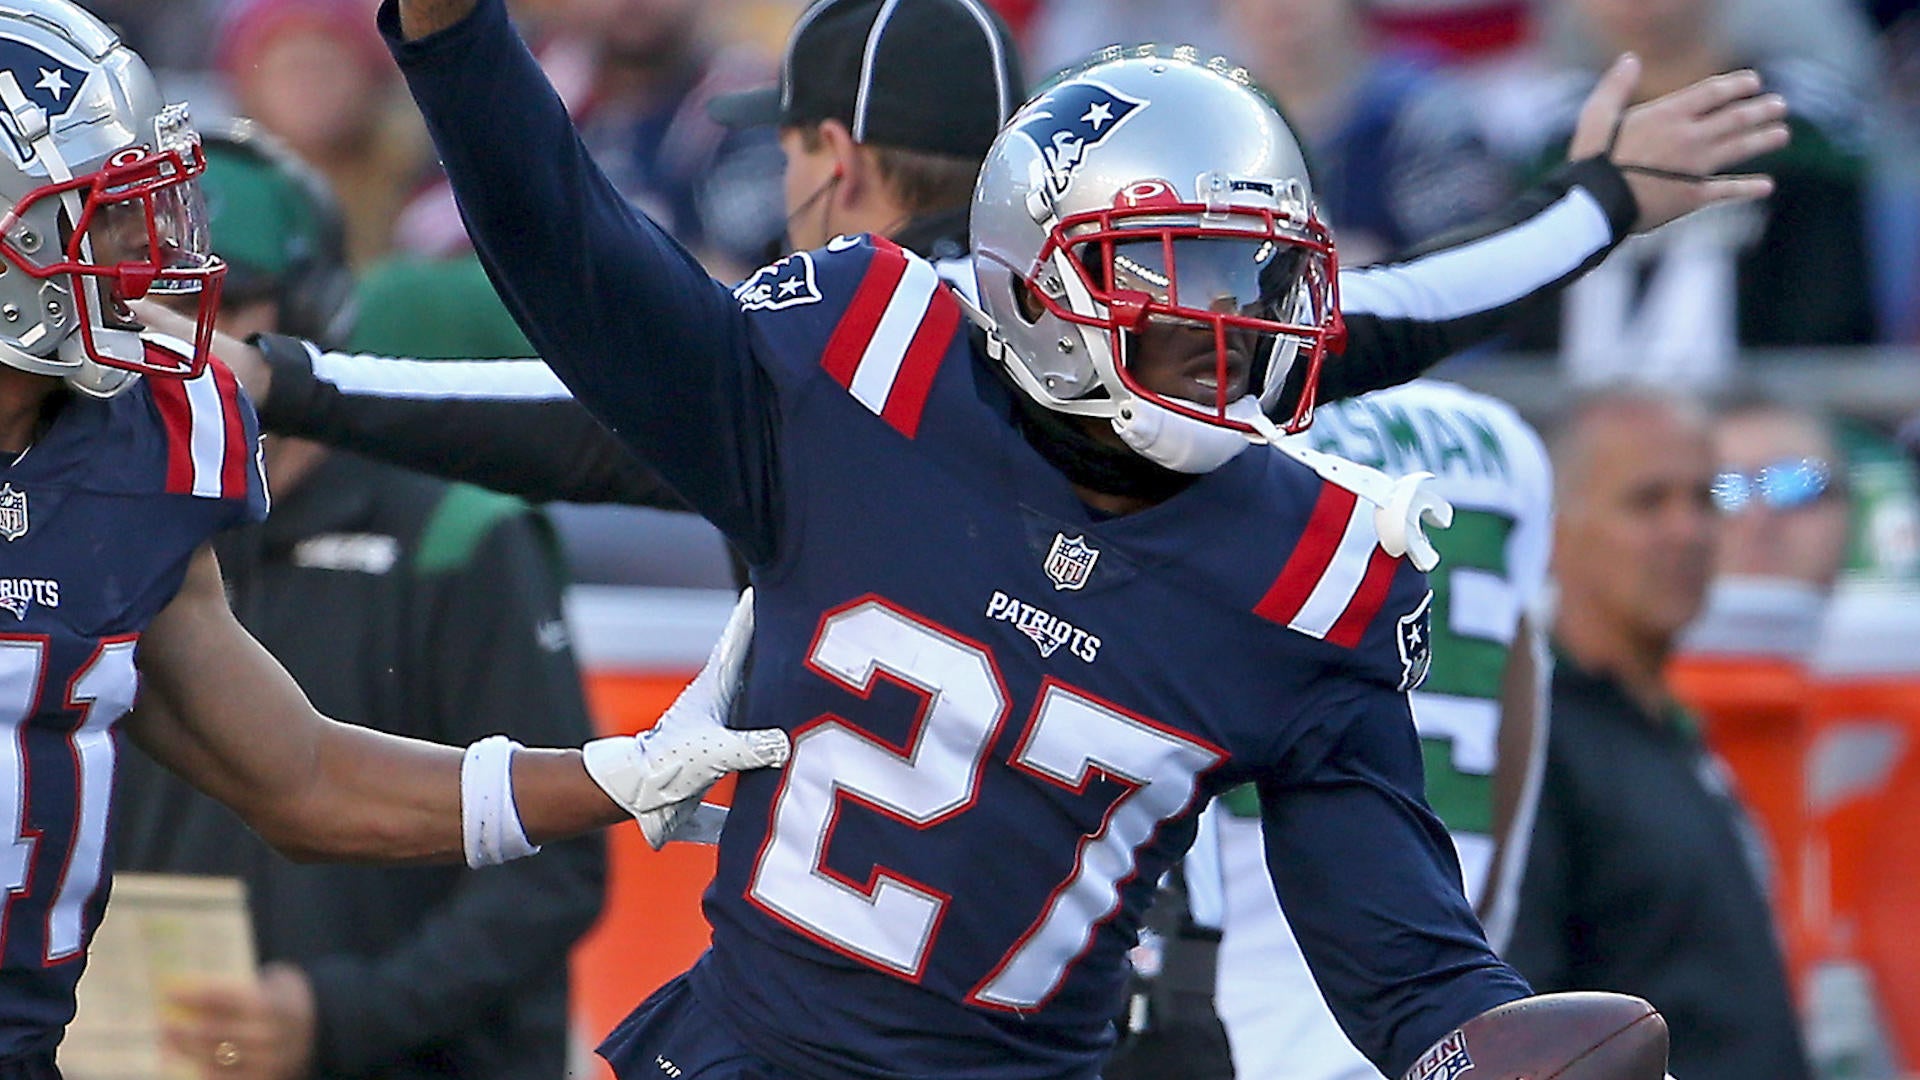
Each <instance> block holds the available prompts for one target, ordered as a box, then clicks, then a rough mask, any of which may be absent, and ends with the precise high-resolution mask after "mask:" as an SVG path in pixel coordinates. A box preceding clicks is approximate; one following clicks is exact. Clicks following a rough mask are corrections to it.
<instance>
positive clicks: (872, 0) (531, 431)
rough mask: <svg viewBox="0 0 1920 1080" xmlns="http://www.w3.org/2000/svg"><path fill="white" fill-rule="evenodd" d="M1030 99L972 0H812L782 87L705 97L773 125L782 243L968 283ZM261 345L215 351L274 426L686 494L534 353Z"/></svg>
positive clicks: (793, 38) (750, 120)
mask: <svg viewBox="0 0 1920 1080" xmlns="http://www.w3.org/2000/svg"><path fill="white" fill-rule="evenodd" d="M1025 95H1026V84H1025V81H1024V78H1023V76H1022V75H1021V71H1020V58H1019V55H1018V54H1017V53H1016V52H1015V51H1014V47H1013V40H1012V36H1011V34H1009V32H1008V30H1007V27H1006V24H1004V23H1003V22H1001V21H1000V18H999V16H997V15H995V14H994V13H993V11H992V10H991V9H990V8H988V7H987V5H986V4H985V3H983V2H982V0H898V2H888V0H819V2H818V3H815V4H813V5H812V6H811V7H809V8H808V9H807V10H806V11H805V12H803V13H802V14H801V16H800V18H799V21H798V22H796V23H795V24H794V28H793V31H792V33H791V35H790V36H789V37H788V40H787V45H786V52H785V57H784V59H783V61H782V63H781V69H780V81H779V83H778V84H776V85H773V86H767V87H762V88H760V89H757V90H749V91H744V92H742V93H739V94H733V95H728V96H722V97H716V98H714V99H713V100H712V101H711V102H710V103H709V108H710V110H711V112H712V114H713V116H714V118H715V119H717V120H718V121H720V122H721V123H723V124H728V125H733V126H755V125H777V126H778V127H779V129H780V138H781V143H782V145H783V147H784V148H785V150H786V153H787V174H786V200H787V233H788V236H787V240H786V247H787V249H789V250H793V249H797V250H808V249H811V248H817V247H820V246H821V245H823V244H825V243H826V242H827V241H828V240H829V239H831V238H833V237H834V236H836V235H839V234H842V233H847V234H852V233H862V232H869V233H875V234H879V235H883V236H887V237H889V238H890V239H892V240H893V241H894V242H895V243H897V244H899V245H900V246H902V247H904V248H907V249H909V250H911V251H913V252H914V253H915V254H918V255H920V256H922V257H923V258H925V259H927V260H928V261H930V262H932V263H933V264H934V266H935V267H936V268H937V269H938V270H939V271H940V273H941V276H943V277H945V278H946V279H947V280H949V281H951V282H953V283H954V284H955V285H956V286H958V287H959V288H961V289H962V290H964V291H966V292H967V293H968V294H969V295H971V293H972V291H973V273H972V265H971V263H970V262H969V261H968V260H967V210H968V206H969V204H970V203H971V201H972V198H973V182H974V178H975V176H976V175H977V174H978V173H979V171H980V162H981V161H982V160H983V159H984V158H985V157H986V153H987V148H988V147H989V146H991V145H992V143H993V138H994V135H995V133H996V132H998V131H999V129H1000V126H1001V124H1002V123H1003V122H1004V121H1005V120H1006V119H1007V118H1008V117H1009V116H1011V115H1012V113H1013V110H1014V109H1015V108H1017V107H1018V106H1019V105H1020V103H1021V102H1022V101H1023V100H1024V98H1025ZM783 253H784V252H775V253H771V254H770V256H769V257H770V258H771V257H772V256H773V255H778V254H783ZM258 344H259V349H258V351H256V350H255V349H251V348H246V347H244V346H238V345H234V346H232V347H230V348H228V349H227V350H226V351H224V352H222V354H221V355H222V357H223V358H225V359H227V360H228V362H229V363H230V365H231V366H232V367H233V368H234V370H235V372H236V373H237V374H239V376H240V378H241V380H242V381H243V382H244V383H246V386H247V390H248V391H249V392H250V393H251V394H252V395H253V397H254V400H255V402H256V403H257V404H258V407H259V409H260V415H261V421H262V423H263V424H264V425H265V426H266V427H267V428H268V429H269V430H271V431H274V432H276V433H280V434H287V435H299V436H302V437H305V438H309V439H313V440H316V441H319V442H323V443H327V444H329V445H333V446H337V447H341V448H343V449H348V450H353V451H355V452H358V453H360V454H363V455H365V456H368V457H373V458H377V459H379V460H383V461H389V462H395V463H398V464H403V465H407V466H409V467H412V468H418V469H425V470H427V471H429V472H433V473H435V474H437V475H441V476H448V477H452V478H455V479H462V480H468V481H472V482H474V483H478V484H481V485H483V486H486V487H491V488H494V489H496V490H500V491H506V492H509V493H512V494H516V495H521V496H524V497H526V498H529V499H534V500H538V501H547V500H560V501H570V502H585V503H624V504H627V505H634V506H654V507H665V508H680V506H681V504H680V501H679V497H678V496H677V495H675V494H674V493H673V491H672V490H671V489H669V488H668V487H667V486H666V485H665V484H663V483H662V482H661V481H660V479H659V477H658V476H656V475H655V474H654V473H653V471H652V470H651V469H649V468H647V467H646V465H645V464H644V463H642V462H640V461H639V460H638V459H636V458H635V457H634V456H633V455H632V454H631V453H630V452H629V451H628V450H627V448H626V446H625V444H623V443H622V442H620V440H619V439H618V438H617V437H615V436H614V435H612V434H610V433H608V432H607V430H606V429H605V428H603V427H601V426H600V425H599V424H598V423H596V422H594V421H593V419H592V418H591V417H590V416H588V414H587V412H586V410H585V409H584V408H583V407H582V406H581V405H580V404H579V403H577V402H575V401H574V400H573V399H572V398H570V397H568V396H566V393H565V391H564V389H563V388H560V387H559V384H558V383H557V382H556V381H555V380H554V379H553V377H552V375H551V374H550V373H548V372H547V371H546V369H545V368H544V366H542V365H540V364H537V363H526V364H520V363H507V364H486V365H453V366H445V365H395V364H391V363H387V362H385V361H380V360H372V361H365V362H362V361H360V360H358V359H356V358H351V357H329V358H328V363H329V366H328V368H327V369H326V372H325V376H324V377H321V376H319V375H316V373H315V366H314V365H315V358H316V355H317V354H316V353H315V351H313V350H311V349H310V348H309V347H308V346H307V345H306V344H305V343H303V342H300V341H299V340H297V339H294V338H290V337H281V336H278V335H267V336H264V337H262V338H260V339H258ZM263 360H264V362H262V361H263ZM363 370H364V372H365V373H366V375H367V376H368V377H367V378H365V379H360V378H358V373H360V372H362V371H363ZM410 373H411V374H417V376H418V377H419V378H421V379H424V380H426V382H427V383H428V384H430V387H420V386H413V385H410V384H408V383H407V382H406V380H407V378H408V377H409V376H410ZM462 378H471V379H473V380H474V383H473V384H472V385H470V386H462V385H458V382H459V380H460V379H462ZM436 388H437V389H436ZM456 391H457V392H456Z"/></svg>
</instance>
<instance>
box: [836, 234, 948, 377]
mask: <svg viewBox="0 0 1920 1080" xmlns="http://www.w3.org/2000/svg"><path fill="white" fill-rule="evenodd" d="M938 288H940V275H938V274H936V273H934V272H933V267H932V266H930V265H928V264H927V263H924V262H921V261H920V260H918V259H915V260H912V261H910V262H909V263H908V264H907V269H906V272H905V273H904V274H903V275H902V276H901V278H900V284H899V286H898V287H896V288H895V289H894V292H893V297H892V299H891V300H889V301H888V303H887V309H886V311H885V312H884V313H883V314H882V315H881V316H880V322H879V325H877V326H875V327H874V330H873V337H872V338H871V339H870V340H868V342H867V348H866V351H865V352H864V353H862V354H861V356H860V363H859V364H858V365H857V367H856V368H855V370H854V373H853V381H852V382H851V383H850V384H848V386H847V389H848V390H849V391H850V392H851V393H852V394H853V396H854V397H855V398H858V399H859V401H860V403H861V404H863V405H865V406H866V407H867V408H869V409H871V410H873V412H874V413H875V414H876V415H878V414H879V413H880V412H881V411H882V410H884V409H885V408H886V406H887V396H888V395H889V394H890V393H891V392H892V391H893V384H894V383H895V382H896V381H897V380H898V379H899V377H900V368H901V365H903V364H904V363H906V359H907V350H908V349H909V348H911V347H912V346H913V339H914V335H915V334H917V333H919V332H920V327H921V325H922V324H924V323H925V322H926V319H927V308H928V306H929V305H930V304H932V302H933V296H934V291H935V290H936V289H938Z"/></svg>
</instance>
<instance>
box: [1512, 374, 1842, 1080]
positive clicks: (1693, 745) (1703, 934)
mask: <svg viewBox="0 0 1920 1080" xmlns="http://www.w3.org/2000/svg"><path fill="white" fill-rule="evenodd" d="M1724 434H1727V435H1728V436H1730V437H1729V438H1728V439H1727V440H1726V442H1725V443H1724V444H1723V445H1722V446H1721V447H1716V445H1715V435H1716V432H1715V430H1714V426H1713V424H1712V423H1711V422H1710V421H1709V420H1708V418H1707V416H1706V415H1705V413H1704V412H1703V411H1702V410H1700V409H1699V408H1697V407H1695V406H1693V405H1691V404H1689V403H1686V402H1684V401H1680V400H1678V399H1676V398H1674V397H1673V395H1672V394H1671V393H1670V392H1666V391H1659V390H1652V389H1645V390H1642V389H1622V390H1609V391H1604V392H1601V393H1599V394H1597V395H1595V396H1593V397H1591V398H1588V399H1586V400H1584V401H1582V402H1580V403H1579V404H1578V405H1577V406H1576V407H1575V408H1574V409H1573V411H1572V412H1571V413H1570V414H1569V418H1568V420H1567V421H1566V422H1565V423H1563V424H1562V426H1561V428H1560V430H1559V432H1558V433H1557V437H1556V438H1555V439H1554V440H1553V445H1552V459H1553V469H1554V477H1555V491H1554V501H1555V504H1556V507H1557V511H1556V512H1557V515H1558V518H1557V521H1556V523H1555V533H1554V552H1553V568H1554V571H1553V572H1554V579H1555V581H1556V582H1557V583H1558V586H1559V590H1560V596H1559V603H1558V610H1557V612H1556V616H1555V620H1554V624H1553V638H1554V652H1555V667H1554V674H1553V689H1552V696H1551V709H1550V713H1551V715H1552V717H1553V722H1552V724H1551V725H1550V729H1549V733H1548V736H1547V761H1546V774H1545V777H1544V780H1543V782H1542V785H1541V795H1540V805H1539V810H1538V815H1537V817H1536V819H1535V823H1534V831H1533V838H1532V844H1531V846H1530V850H1529V852H1528V858H1527V862H1526V867H1527V869H1526V873H1525V876H1524V878H1523V879H1522V883H1521V889H1520V904H1519V911H1518V917H1517V919H1516V921H1515V927H1514V933H1513V939H1512V942H1511V943H1510V945H1509V946H1508V949H1507V952H1506V959H1507V960H1508V961H1509V962H1510V963H1512V964H1513V965H1514V967H1516V968H1517V969H1519V971H1520V972H1521V974H1523V975H1525V976H1526V978H1527V980H1528V981H1529V982H1530V983H1532V985H1533V986H1534V987H1535V989H1536V990H1540V991H1550V990H1557V989H1565V988H1569V987H1573V986H1604V987H1607V988H1609V989H1612V990H1619V991H1625V992H1628V993H1633V994H1637V995H1639V996H1641V997H1644V998H1646V999H1647V1000H1648V1001H1651V1002H1652V1003H1653V1004H1654V1005H1655V1006H1656V1007H1657V1008H1659V1009H1660V1011H1661V1012H1662V1013H1663V1014H1664V1015H1665V1016H1666V1017H1667V1020H1668V1023H1669V1024H1670V1025H1671V1030H1672V1033H1673V1045H1672V1053H1671V1058H1670V1068H1671V1070H1672V1072H1673V1074H1674V1075H1675V1076H1680V1077H1685V1078H1686V1080H1722V1078H1724V1080H1736V1078H1738V1080H1748V1078H1751V1077H1756V1076H1766V1077H1769V1078H1773V1080H1806V1078H1807V1077H1808V1076H1809V1075H1810V1073H1809V1071H1808V1067H1807V1064H1806V1052H1805V1048H1804V1044H1803V1041H1802V1039H1801V1036H1800V1031H1799V1024H1798V1022H1797V1020H1796V1017H1795V1013H1794V1009H1793V1004H1792V1002H1791V1000H1790V998H1789V996H1788V987H1787V975H1786V970H1785V964H1784V962H1783V960H1782V957H1781V952H1780V945H1779V936H1778V933H1777V931H1776V928H1775V924H1774V917H1773V911H1772V908H1771V906H1770V904H1769V902H1768V884H1767V881H1768V877H1769V876H1770V871H1769V869H1768V867H1767V865H1766V858H1765V855H1764V849H1763V847H1762V845H1761V843H1760V841H1759V837H1758V834H1757V832H1756V831H1755V830H1754V828H1753V826H1752V824H1751V823H1750V820H1749V818H1748V815H1747V812H1746V809H1745V808H1744V807H1743V806H1742V805H1741V802H1740V799H1739V796H1738V794H1737V792H1736V791H1735V790H1734V787H1733V783H1732V777H1731V774H1730V773H1729V772H1728V771H1727V769H1726V767H1725V766H1724V765H1723V764H1722V763H1721V761H1720V759H1719V758H1718V757H1716V756H1715V755H1714V754H1713V753H1712V752H1711V751H1710V750H1709V749H1708V748H1707V746H1706V744H1705V742H1704V741H1703V740H1702V739H1701V736H1700V731H1699V725H1698V723H1697V722H1696V721H1695V719H1694V718H1693V716H1692V715H1691V714H1690V713H1689V712H1688V711H1687V710H1686V709H1685V708H1684V707H1683V706H1682V705H1681V704H1680V703H1679V701H1678V700H1677V699H1676V698H1675V696H1674V694H1673V691H1672V689H1671V686H1670V684H1669V681H1668V664H1669V662H1670V661H1671V659H1672V657H1673V654H1674V651H1675V648H1676V646H1677V645H1678V643H1679V640H1680V637H1681V634H1682V631H1684V630H1685V629H1686V628H1687V626H1688V625H1689V624H1690V623H1692V622H1693V621H1694V619H1695V618H1696V617H1697V616H1698V615H1699V614H1700V611H1701V608H1702V606H1703V604H1704V602H1705V599H1706V595H1707V587H1708V583H1709V581H1710V580H1711V578H1712V576H1713V572H1714V566H1715V557H1716V543H1717V542H1718V541H1719V539H1720V537H1721V535H1722V530H1723V527H1725V526H1728V525H1729V524H1730V523H1729V522H1728V520H1727V518H1728V516H1729V515H1723V514H1722V512H1721V510H1720V509H1719V505H1717V504H1727V505H1730V504H1732V503H1733V502H1736V501H1738V502H1741V503H1742V505H1743V509H1742V510H1740V511H1739V513H1738V514H1734V515H1731V516H1732V517H1734V518H1735V519H1736V520H1735V521H1734V522H1732V523H1731V524H1732V526H1733V527H1735V528H1738V527H1739V526H1740V523H1739V522H1738V521H1737V518H1738V517H1739V516H1742V515H1751V516H1753V517H1755V518H1758V517H1760V516H1761V515H1762V514H1765V515H1775V514H1781V513H1788V514H1790V513H1797V512H1799V511H1798V510H1788V509H1786V508H1785V507H1786V505H1787V504H1794V503H1796V500H1797V505H1798V506H1799V507H1800V508H1801V509H1808V508H1811V507H1813V505H1814V503H1815V501H1816V500H1817V499H1818V498H1819V496H1818V495H1810V494H1809V493H1810V492H1812V491H1813V489H1815V488H1816V487H1820V486H1821V484H1822V483H1823V482H1824V483H1830V482H1831V480H1830V476H1831V475H1832V474H1831V473H1829V474H1828V476H1829V479H1828V480H1827V481H1820V480H1818V479H1817V478H1818V477H1819V476H1820V473H1821V470H1820V469H1819V467H1818V463H1819V462H1821V461H1823V460H1827V458H1826V457H1823V455H1828V454H1829V451H1828V448H1826V447H1823V446H1820V445H1817V444H1816V443H1814V442H1811V441H1807V442H1803V443H1790V442H1787V441H1783V440H1774V439H1771V438H1769V439H1764V440H1763V439H1757V438H1752V437H1750V436H1749V435H1748V434H1747V432H1746V431H1745V429H1744V428H1743V427H1741V426H1739V425H1737V424H1734V425H1730V426H1729V427H1728V428H1727V430H1726V432H1724ZM1735 435H1737V437H1732V436H1735ZM1736 449H1737V450H1738V453H1737V454H1736V453H1735V450H1736ZM1844 520H1845V519H1844V515H1842V518H1841V521H1842V528H1841V530H1840V532H1841V535H1842V536H1843V537H1844ZM1759 527H1761V528H1765V526H1764V525H1761V526H1759ZM1806 546H1807V548H1808V550H1809V551H1811V549H1812V548H1813V546H1814V545H1813V544H1812V542H1811V541H1809V543H1808V544H1807V545H1806ZM1768 558H1769V559H1775V558H1776V557H1775V556H1768ZM1807 561H1808V563H1809V564H1810V563H1811V559H1808V560H1807Z"/></svg>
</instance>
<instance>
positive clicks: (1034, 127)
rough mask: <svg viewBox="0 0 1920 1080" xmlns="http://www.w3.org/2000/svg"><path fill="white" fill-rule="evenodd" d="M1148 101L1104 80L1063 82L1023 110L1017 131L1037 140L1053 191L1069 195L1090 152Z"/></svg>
mask: <svg viewBox="0 0 1920 1080" xmlns="http://www.w3.org/2000/svg"><path fill="white" fill-rule="evenodd" d="M1146 105H1147V102H1145V101H1144V100H1141V99H1139V98H1131V97H1128V96H1127V95H1125V94H1123V93H1121V92H1120V91H1118V90H1115V89H1114V88H1113V87H1111V86H1107V85H1106V84H1104V83H1100V82H1096V81H1094V80H1092V79H1078V80H1075V81H1073V82H1070V83H1066V84H1064V85H1062V86H1060V87H1059V88H1058V89H1056V90H1054V91H1053V92H1051V93H1049V94H1048V95H1047V96H1046V97H1044V98H1042V99H1040V101H1038V102H1036V103H1035V104H1034V106H1033V107H1032V108H1030V109H1028V110H1027V111H1026V112H1025V113H1023V114H1022V115H1021V116H1020V118H1019V119H1018V120H1017V121H1015V123H1014V130H1015V131H1017V132H1019V133H1020V134H1021V135H1023V136H1025V137H1026V138H1027V139H1029V140H1031V141H1032V142H1033V145H1034V146H1035V148H1037V149H1038V150H1039V151H1040V157H1041V158H1042V160H1044V161H1045V162H1046V185H1047V193H1048V194H1050V195H1052V196H1053V197H1054V198H1056V199H1057V198H1059V197H1060V196H1062V195H1064V194H1066V191H1067V186H1068V185H1069V184H1071V183H1073V174H1074V172H1075V171H1077V170H1078V169H1079V168H1080V163H1081V162H1082V161H1085V160H1086V156H1087V151H1088V150H1089V149H1091V148H1092V147H1095V146H1098V145H1100V144H1101V143H1103V142H1105V141H1106V140H1107V136H1109V135H1112V134H1113V133H1114V132H1115V131H1116V130H1118V129H1119V127H1120V125H1121V124H1124V123H1126V122H1127V119H1128V118H1129V117H1131V116H1132V115H1133V114H1134V113H1136V112H1138V111H1139V110H1141V109H1143V108H1145V107H1146Z"/></svg>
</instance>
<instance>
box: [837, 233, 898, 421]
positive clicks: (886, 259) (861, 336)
mask: <svg viewBox="0 0 1920 1080" xmlns="http://www.w3.org/2000/svg"><path fill="white" fill-rule="evenodd" d="M906 272H907V257H906V256H905V255H903V254H901V252H900V249H899V248H896V247H894V246H893V245H891V244H886V245H881V244H875V245H874V252H873V258H872V259H871V261H869V262H868V263H867V271H866V275H865V276H864V277H862V278H861V279H860V285H859V287H858V288H857V289H855V290H854V293H853V300H852V301H851V302H849V303H848V304H847V310H846V313H845V314H843V315H841V316H840V323H839V325H837V326H835V327H834V328H833V335H832V336H831V337H829V338H827V345H826V348H825V350H823V351H822V352H821V354H820V363H821V365H822V366H824V367H825V368H826V369H827V374H828V375H831V376H832V377H833V380H834V381H835V382H837V383H839V384H840V385H841V386H852V385H853V373H854V371H855V370H856V369H858V368H859V366H860V358H861V357H862V356H864V355H865V354H866V351H867V345H868V343H869V342H871V341H872V340H873V333H874V331H875V330H876V329H878V328H879V326H880V317H881V316H882V315H885V314H886V312H887V302H888V301H889V300H891V299H892V298H893V293H894V289H895V288H896V287H897V286H899V284H900V279H901V278H902V277H904V276H905V275H906Z"/></svg>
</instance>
